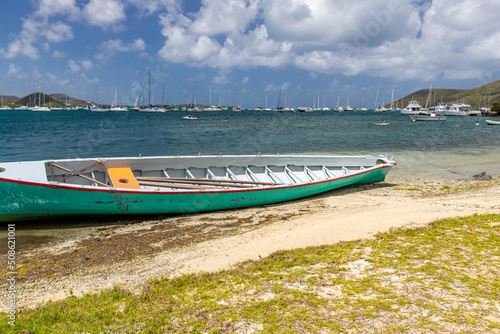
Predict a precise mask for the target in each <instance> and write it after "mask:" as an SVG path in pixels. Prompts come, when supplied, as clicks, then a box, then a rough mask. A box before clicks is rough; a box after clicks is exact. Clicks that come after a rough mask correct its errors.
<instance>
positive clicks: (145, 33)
mask: <svg viewBox="0 0 500 334" xmlns="http://www.w3.org/2000/svg"><path fill="white" fill-rule="evenodd" d="M0 1H1V8H2V11H1V12H0V18H1V20H2V21H1V22H2V33H1V34H0V89H1V90H3V92H4V95H15V96H19V97H22V96H25V95H27V94H30V93H32V92H34V91H37V90H38V87H40V86H41V87H42V90H43V92H45V93H47V94H53V93H63V94H68V95H70V96H74V97H77V98H81V99H84V100H88V101H92V100H94V101H95V90H96V86H99V102H101V103H111V101H112V99H113V96H114V93H115V89H116V90H117V92H118V101H119V103H122V104H129V105H130V104H133V103H134V101H135V99H136V97H137V95H138V93H139V92H140V91H141V90H142V87H143V84H144V82H145V78H146V75H147V71H148V69H151V73H152V89H153V92H154V93H153V94H154V102H155V103H161V102H162V91H163V87H164V92H165V93H164V99H165V102H167V101H168V97H169V96H170V102H171V103H173V104H178V103H187V102H188V99H189V96H190V94H192V93H193V91H194V89H195V87H196V91H197V94H196V95H197V102H198V103H202V102H204V103H206V104H208V99H209V87H211V90H212V102H213V103H217V102H223V103H224V104H229V105H232V104H233V103H234V99H235V95H236V94H235V92H237V103H238V104H243V106H256V104H257V101H258V103H259V104H260V105H261V106H264V104H265V100H266V96H267V100H268V105H269V106H272V105H273V104H274V103H275V102H274V101H275V97H276V93H277V91H278V90H279V89H281V91H282V94H283V96H285V97H286V99H287V101H289V102H290V103H291V104H292V105H293V106H299V105H301V104H302V97H303V92H304V91H305V100H306V104H307V103H308V101H309V105H311V106H312V103H313V102H312V101H313V100H314V101H317V100H318V97H319V101H320V105H323V102H324V101H326V104H327V105H328V106H333V105H334V103H335V100H336V99H337V96H338V94H340V99H341V104H342V105H345V104H346V99H347V98H349V99H350V104H351V105H353V106H355V107H357V106H360V105H361V99H362V97H363V96H364V99H365V105H366V106H368V107H371V106H373V104H374V102H375V95H376V91H377V88H378V87H379V86H380V93H381V98H383V99H384V101H385V102H386V103H389V102H390V99H391V93H392V90H393V89H394V92H395V93H394V94H395V97H396V98H399V97H401V96H403V95H407V94H409V93H411V92H413V91H416V90H418V89H422V88H428V87H429V86H430V84H432V85H433V87H434V88H462V89H468V88H474V87H477V86H480V85H483V84H485V83H488V82H491V81H495V80H498V79H499V78H500V72H499V67H498V65H499V64H500V62H499V60H500V48H498V45H499V41H500V21H499V20H498V18H497V14H498V13H499V12H500V1H498V0H482V1H477V0H432V1H430V0H428V1H427V0H420V1H410V0H356V1H344V0H84V1H79V0H33V1H31V2H30V1H10V0H0Z"/></svg>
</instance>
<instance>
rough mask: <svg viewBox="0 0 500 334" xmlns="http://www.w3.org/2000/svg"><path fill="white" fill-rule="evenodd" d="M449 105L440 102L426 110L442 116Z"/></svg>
mask: <svg viewBox="0 0 500 334" xmlns="http://www.w3.org/2000/svg"><path fill="white" fill-rule="evenodd" d="M449 108H450V107H449V106H447V105H446V104H443V103H440V104H438V105H437V106H435V107H430V108H429V110H428V111H427V113H428V114H432V113H435V114H436V115H438V116H443V115H444V113H445V112H446V111H447V110H448V109H449Z"/></svg>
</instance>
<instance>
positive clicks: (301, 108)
mask: <svg viewBox="0 0 500 334" xmlns="http://www.w3.org/2000/svg"><path fill="white" fill-rule="evenodd" d="M305 92H306V91H305V88H304V87H302V107H298V108H297V110H298V111H299V112H313V109H312V108H311V107H306V106H305V94H306V93H305ZM318 105H319V100H318Z"/></svg>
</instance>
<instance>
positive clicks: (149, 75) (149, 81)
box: [148, 69, 151, 106]
mask: <svg viewBox="0 0 500 334" xmlns="http://www.w3.org/2000/svg"><path fill="white" fill-rule="evenodd" d="M148 95H149V101H148V102H149V106H151V69H149V71H148Z"/></svg>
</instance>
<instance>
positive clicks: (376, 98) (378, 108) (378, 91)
mask: <svg viewBox="0 0 500 334" xmlns="http://www.w3.org/2000/svg"><path fill="white" fill-rule="evenodd" d="M379 95H380V86H378V87H377V96H376V97H375V109H374V110H373V111H374V112H381V111H384V107H383V105H380V104H379V102H378V101H379Z"/></svg>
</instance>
